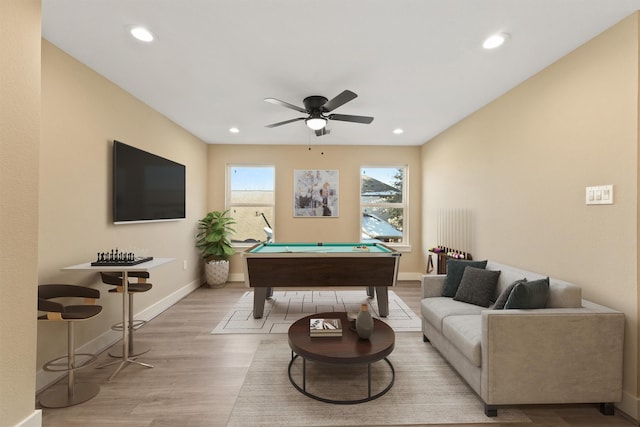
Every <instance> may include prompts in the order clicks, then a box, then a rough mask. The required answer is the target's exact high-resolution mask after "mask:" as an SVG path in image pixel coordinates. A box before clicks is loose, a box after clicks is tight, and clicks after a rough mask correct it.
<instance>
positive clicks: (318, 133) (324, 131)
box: [315, 126, 331, 136]
mask: <svg viewBox="0 0 640 427" xmlns="http://www.w3.org/2000/svg"><path fill="white" fill-rule="evenodd" d="M315 132H316V136H322V135H328V134H330V133H331V131H330V130H328V129H327V127H326V126H325V127H323V128H322V129H318V130H317V131H315Z"/></svg>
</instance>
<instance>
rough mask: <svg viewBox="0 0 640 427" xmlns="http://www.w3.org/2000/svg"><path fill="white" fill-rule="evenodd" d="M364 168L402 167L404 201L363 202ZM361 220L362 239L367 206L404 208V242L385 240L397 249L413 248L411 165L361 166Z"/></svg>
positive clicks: (407, 249) (386, 243)
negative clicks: (411, 242) (411, 230)
mask: <svg viewBox="0 0 640 427" xmlns="http://www.w3.org/2000/svg"><path fill="white" fill-rule="evenodd" d="M363 169H364V170H366V169H402V175H403V178H402V202H401V203H363V202H362V176H363V173H362V172H363ZM358 191H359V193H360V194H359V204H360V209H359V212H358V214H359V220H360V230H359V232H360V240H362V213H363V212H364V209H366V208H401V209H402V242H400V243H395V242H383V243H384V244H385V245H387V246H389V247H393V248H394V249H396V250H406V251H409V250H410V249H411V244H410V242H409V235H410V233H409V228H410V221H409V165H407V164H379V165H372V164H366V165H361V166H360V186H359V190H358Z"/></svg>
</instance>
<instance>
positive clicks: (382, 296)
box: [376, 286, 389, 317]
mask: <svg viewBox="0 0 640 427" xmlns="http://www.w3.org/2000/svg"><path fill="white" fill-rule="evenodd" d="M376 298H377V299H378V310H379V311H380V316H382V317H387V316H388V315H389V287H388V286H376Z"/></svg>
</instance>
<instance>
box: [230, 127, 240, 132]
mask: <svg viewBox="0 0 640 427" xmlns="http://www.w3.org/2000/svg"><path fill="white" fill-rule="evenodd" d="M229 132H231V133H238V132H240V129H238V128H229Z"/></svg>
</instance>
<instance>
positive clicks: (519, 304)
mask: <svg viewBox="0 0 640 427" xmlns="http://www.w3.org/2000/svg"><path fill="white" fill-rule="evenodd" d="M547 299H549V278H548V277H547V278H545V279H540V280H533V281H531V282H526V283H518V284H517V285H515V286H514V287H513V290H512V291H511V294H510V295H509V299H507V303H506V304H505V305H504V309H505V310H509V309H513V308H523V309H531V308H545V307H546V306H547Z"/></svg>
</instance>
